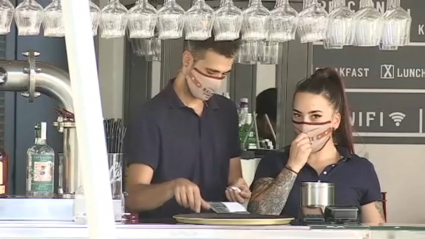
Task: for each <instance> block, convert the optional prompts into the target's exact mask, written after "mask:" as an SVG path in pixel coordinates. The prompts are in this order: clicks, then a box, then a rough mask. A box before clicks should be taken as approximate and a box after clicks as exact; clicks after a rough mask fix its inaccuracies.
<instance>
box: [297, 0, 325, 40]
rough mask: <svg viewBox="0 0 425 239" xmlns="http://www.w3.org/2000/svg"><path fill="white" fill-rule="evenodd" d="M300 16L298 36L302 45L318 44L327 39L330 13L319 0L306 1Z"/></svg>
mask: <svg viewBox="0 0 425 239" xmlns="http://www.w3.org/2000/svg"><path fill="white" fill-rule="evenodd" d="M298 16H299V19H298V35H299V36H300V38H301V43H308V42H317V41H321V40H323V39H325V38H326V30H327V28H328V13H327V12H326V11H325V9H323V7H322V5H320V3H318V1H317V0H304V9H303V10H302V12H300V14H299V15H298Z"/></svg>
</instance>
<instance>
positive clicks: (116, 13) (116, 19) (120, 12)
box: [100, 0, 128, 39]
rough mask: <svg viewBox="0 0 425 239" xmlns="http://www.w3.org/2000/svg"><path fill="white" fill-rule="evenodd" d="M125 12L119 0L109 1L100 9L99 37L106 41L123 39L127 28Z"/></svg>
mask: <svg viewBox="0 0 425 239" xmlns="http://www.w3.org/2000/svg"><path fill="white" fill-rule="evenodd" d="M127 12H128V11H127V8H125V6H124V5H122V4H121V3H120V1H119V0H110V1H109V4H108V5H106V6H105V7H104V8H103V9H102V15H101V21H100V26H101V30H102V31H101V37H102V38H106V39H110V38H119V37H123V36H124V35H125V29H126V27H127Z"/></svg>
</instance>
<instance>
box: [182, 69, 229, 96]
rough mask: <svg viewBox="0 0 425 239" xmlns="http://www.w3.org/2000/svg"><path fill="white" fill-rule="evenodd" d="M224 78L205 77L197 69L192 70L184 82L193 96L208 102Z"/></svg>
mask: <svg viewBox="0 0 425 239" xmlns="http://www.w3.org/2000/svg"><path fill="white" fill-rule="evenodd" d="M224 78H225V76H222V77H213V76H207V75H205V74H203V73H202V72H200V71H199V70H198V69H196V68H193V69H192V70H191V71H190V72H189V73H188V74H187V75H186V80H187V84H188V86H189V90H190V92H191V93H192V95H193V96H195V97H196V98H197V99H200V100H202V101H207V100H209V99H210V98H211V97H212V96H213V94H214V93H216V92H217V91H218V90H219V89H220V87H221V84H222V83H223V80H224Z"/></svg>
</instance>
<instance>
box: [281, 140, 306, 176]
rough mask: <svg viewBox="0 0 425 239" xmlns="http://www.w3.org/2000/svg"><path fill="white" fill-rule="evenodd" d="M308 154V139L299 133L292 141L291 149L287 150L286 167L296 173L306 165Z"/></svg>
mask: <svg viewBox="0 0 425 239" xmlns="http://www.w3.org/2000/svg"><path fill="white" fill-rule="evenodd" d="M310 154H311V141H310V138H309V137H308V136H307V135H306V134H304V133H300V134H299V135H298V136H297V137H296V138H295V139H294V141H292V144H291V148H290V149H289V160H288V163H287V165H286V166H287V167H289V168H290V169H292V170H293V171H295V172H297V173H298V172H299V171H300V170H301V169H302V168H303V167H304V165H305V164H306V163H307V160H308V157H309V156H310Z"/></svg>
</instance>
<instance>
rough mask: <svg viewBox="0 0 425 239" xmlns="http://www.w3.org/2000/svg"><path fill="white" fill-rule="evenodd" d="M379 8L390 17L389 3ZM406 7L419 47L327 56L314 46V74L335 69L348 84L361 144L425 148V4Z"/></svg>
mask: <svg viewBox="0 0 425 239" xmlns="http://www.w3.org/2000/svg"><path fill="white" fill-rule="evenodd" d="M347 2H348V6H350V8H351V9H352V10H355V11H357V10H358V6H359V1H358V0H353V1H347ZM374 2H375V7H376V8H377V9H378V10H379V11H381V12H384V9H385V7H386V6H385V4H386V1H374ZM329 3H330V1H324V2H323V4H324V5H325V6H326V9H327V10H329V7H331V8H332V6H331V5H332V4H329ZM402 7H403V8H405V9H406V10H408V11H409V12H410V14H411V15H412V18H413V24H412V31H411V33H412V35H411V41H412V42H416V44H412V45H411V46H405V47H400V48H399V49H398V50H397V51H380V50H379V48H378V47H344V49H342V50H325V49H324V48H323V46H322V45H315V46H314V51H313V52H314V53H313V66H314V68H315V69H317V68H323V67H332V68H334V69H335V70H336V71H338V73H339V74H340V75H341V76H342V77H343V79H344V82H345V86H346V91H347V97H348V100H349V104H350V109H351V111H352V115H351V123H352V125H353V126H354V129H355V133H354V137H355V141H356V142H357V143H376V144H423V143H425V133H424V132H423V128H424V122H423V118H424V109H425V104H424V102H425V61H424V60H423V59H424V56H425V35H424V34H423V30H424V29H423V24H425V14H422V15H421V13H420V9H425V1H417V0H410V1H409V0H404V1H402ZM414 29H417V30H416V31H415V30H414ZM418 42H423V46H422V44H420V43H418Z"/></svg>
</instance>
